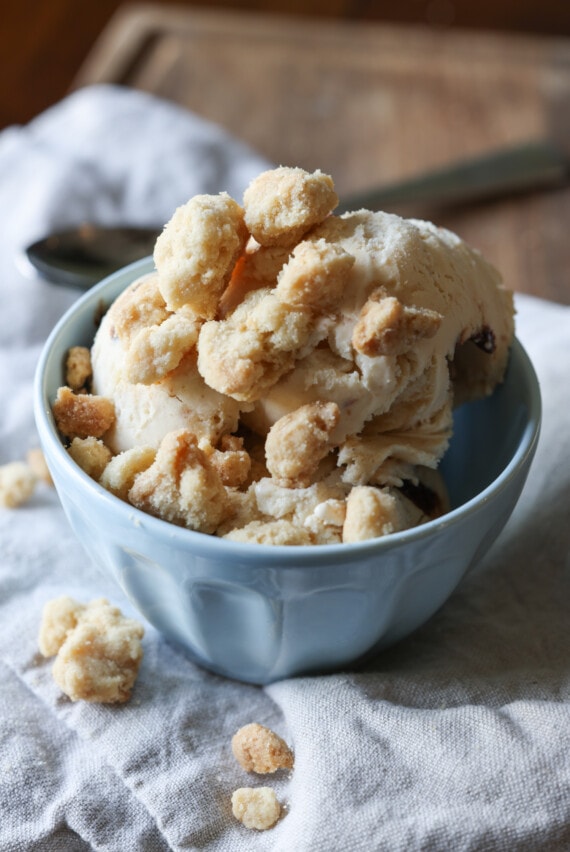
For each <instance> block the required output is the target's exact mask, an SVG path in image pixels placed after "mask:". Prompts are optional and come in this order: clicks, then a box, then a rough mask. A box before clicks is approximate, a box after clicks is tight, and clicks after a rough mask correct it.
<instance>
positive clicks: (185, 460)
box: [128, 429, 227, 533]
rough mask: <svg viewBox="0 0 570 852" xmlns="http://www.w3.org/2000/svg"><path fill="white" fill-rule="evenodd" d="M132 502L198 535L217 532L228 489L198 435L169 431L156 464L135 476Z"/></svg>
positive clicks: (160, 448)
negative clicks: (197, 438) (201, 447)
mask: <svg viewBox="0 0 570 852" xmlns="http://www.w3.org/2000/svg"><path fill="white" fill-rule="evenodd" d="M128 497H129V502H130V503H132V504H133V506H136V507H137V509H141V510H142V511H143V512H148V513H149V514H151V515H156V516H157V517H159V518H163V519H164V520H166V521H171V522H172V523H175V524H179V525H181V526H187V527H189V528H190V529H193V530H197V531H199V532H209V533H211V532H214V530H215V529H216V527H217V526H218V524H219V523H220V522H221V520H222V519H223V517H224V515H225V511H226V504H227V496H226V490H225V488H224V486H223V484H222V482H221V480H220V477H219V475H218V473H217V471H216V470H215V469H214V467H213V465H212V464H210V462H209V460H208V457H207V455H206V454H205V453H204V451H203V450H201V449H200V447H199V446H198V442H197V440H196V437H195V435H193V434H192V433H191V432H187V431H186V430H184V429H181V430H178V431H174V432H169V433H168V434H167V435H166V436H165V438H164V439H163V441H162V443H161V444H160V447H159V448H158V451H157V453H156V458H155V460H154V462H153V463H152V464H151V465H150V467H148V468H147V469H146V470H144V471H143V472H142V473H139V474H138V475H137V476H136V477H135V481H134V484H133V487H132V488H131V490H130V491H129V495H128Z"/></svg>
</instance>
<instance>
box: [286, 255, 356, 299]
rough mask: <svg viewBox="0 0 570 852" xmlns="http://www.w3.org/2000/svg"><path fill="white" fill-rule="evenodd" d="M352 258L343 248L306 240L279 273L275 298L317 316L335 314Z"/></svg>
mask: <svg viewBox="0 0 570 852" xmlns="http://www.w3.org/2000/svg"><path fill="white" fill-rule="evenodd" d="M354 262H355V258H354V256H353V255H351V254H349V253H348V252H347V251H345V250H344V249H343V248H342V246H337V245H334V244H330V243H327V241H326V240H324V239H320V240H315V241H309V240H305V241H304V242H301V243H299V244H298V245H296V246H295V248H294V249H293V252H292V254H291V256H290V258H289V260H288V261H287V263H286V264H285V265H284V266H283V267H282V269H281V271H280V272H279V276H278V279H277V288H276V291H275V292H276V295H277V297H278V299H279V300H280V301H282V302H284V303H285V304H287V305H291V306H292V307H294V308H310V309H311V310H312V311H313V312H316V313H325V312H327V311H334V310H335V309H336V308H337V307H338V305H339V304H340V301H341V299H342V298H343V296H344V290H345V287H346V280H347V276H348V273H349V272H350V270H351V269H352V267H353V266H354Z"/></svg>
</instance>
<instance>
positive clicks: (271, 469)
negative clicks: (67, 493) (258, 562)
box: [0, 166, 514, 546]
mask: <svg viewBox="0 0 570 852" xmlns="http://www.w3.org/2000/svg"><path fill="white" fill-rule="evenodd" d="M337 202H338V198H337V195H336V192H335V189H334V185H333V182H332V179H331V178H330V177H329V176H328V175H325V174H323V173H322V172H320V171H319V170H317V171H315V172H313V173H312V174H311V173H309V172H307V171H305V170H303V169H299V168H289V167H284V166H281V167H279V168H277V169H271V170H268V171H266V172H264V173H262V174H261V175H259V176H258V177H257V178H256V179H255V180H253V181H252V183H251V184H250V186H249V187H248V188H247V190H246V191H245V193H244V198H243V206H242V205H240V204H238V203H237V202H236V201H235V200H234V199H232V198H230V196H229V195H227V194H226V193H221V194H219V195H216V196H214V195H198V196H195V197H194V198H192V199H190V201H188V203H187V204H185V205H183V206H181V207H179V208H178V209H177V210H176V211H175V213H174V215H173V216H172V218H171V220H170V221H169V222H168V223H167V224H166V226H165V228H164V230H163V232H162V234H161V235H160V237H159V238H158V240H157V242H156V247H155V253H154V259H155V265H156V272H153V273H152V274H150V275H147V276H144V277H143V278H141V279H140V280H139V281H137V282H135V283H134V284H133V285H131V286H130V287H129V288H128V289H127V290H126V291H125V292H124V293H122V294H121V295H120V296H119V297H118V299H117V300H116V301H115V303H114V304H113V305H112V306H111V308H110V310H109V311H108V312H107V314H106V316H105V317H104V318H103V321H102V324H101V326H100V328H99V331H98V333H97V338H96V341H95V345H94V347H93V349H92V351H91V356H90V353H89V351H88V350H86V349H85V348H84V347H73V348H72V349H71V350H70V352H69V355H68V358H67V361H66V367H65V373H64V376H65V382H66V384H65V385H64V386H62V387H61V388H60V389H59V391H58V394H57V398H56V399H55V401H54V403H53V413H54V417H55V421H56V424H57V427H58V429H59V431H60V433H61V435H62V436H63V438H64V440H65V442H66V445H67V447H68V451H69V454H70V456H71V457H72V458H73V459H74V460H75V461H76V462H77V464H79V465H80V466H81V467H82V468H83V469H84V470H85V471H86V472H87V473H88V474H89V475H90V476H91V477H93V478H94V479H95V480H97V481H98V482H100V483H101V484H102V485H103V486H104V487H106V488H107V489H109V490H110V491H111V492H113V493H114V494H115V495H117V496H118V497H120V498H121V499H122V500H125V501H127V502H129V503H131V504H132V505H133V506H135V507H137V508H139V509H141V510H143V511H145V512H148V513H151V514H153V515H156V516H158V517H160V518H162V519H164V520H167V521H170V522H172V523H175V524H178V525H181V526H186V527H188V528H190V529H192V530H197V531H200V532H204V533H211V534H215V535H218V536H223V537H226V538H228V539H231V540H233V541H236V542H246V543H256V544H271V545H295V546H301V545H307V544H331V543H339V542H343V541H344V542H354V541H361V540H363V539H367V538H370V537H377V536H383V535H389V534H390V533H391V532H394V531H397V530H401V529H406V528H407V527H410V526H414V525H416V524H418V523H423V522H425V521H427V520H430V519H431V518H434V517H437V516H438V515H439V514H441V512H443V511H445V506H446V502H445V495H444V488H443V484H442V481H441V477H438V474H437V472H435V469H436V468H437V465H438V463H439V461H440V459H441V457H442V456H443V454H444V452H445V450H446V448H447V446H448V443H449V440H450V437H451V433H452V426H453V420H452V408H453V404H454V403H457V402H462V401H464V400H465V399H471V398H478V397H481V396H484V395H486V394H488V393H490V392H491V391H492V390H493V388H494V387H495V386H496V385H497V383H499V382H500V381H501V380H502V378H503V375H504V371H505V368H506V363H507V358H508V354H509V348H510V345H511V342H512V339H513V333H514V332H513V329H514V326H513V303H512V294H510V293H509V292H508V291H506V290H505V289H504V287H503V285H502V282H501V279H500V276H499V274H498V273H497V272H496V270H494V269H493V268H492V267H491V266H490V265H489V264H488V263H487V262H486V261H485V260H484V259H483V258H482V257H481V256H480V255H479V254H478V253H477V252H475V251H474V250H473V249H470V248H469V247H468V246H467V245H466V244H465V243H464V242H463V241H461V240H460V239H459V238H458V237H456V236H455V235H454V234H452V233H450V232H449V231H446V230H444V229H442V228H437V227H436V226H434V225H432V224H431V223H428V222H421V221H418V220H404V219H401V218H399V217H397V216H392V215H389V214H386V213H371V212H370V211H366V210H360V211H355V212H353V213H348V214H345V215H343V216H334V215H333V213H332V211H333V210H334V208H335V206H336V204H337ZM102 353H104V355H103V354H102ZM91 361H93V363H91ZM107 374H112V376H113V377H112V379H111V378H109V377H108V375H107ZM100 387H102V388H106V389H107V392H98V391H97V388H100ZM163 420H164V423H165V424H168V427H166V426H165V427H164V428H162V427H161V426H160V423H161V422H162V421H163ZM161 429H162V431H161ZM1 483H2V479H1V478H0V489H1V488H2V485H1ZM4 491H5V492H6V488H4ZM427 492H430V493H431V495H432V498H430V499H428V500H426V499H425V494H426V493H427ZM420 496H421V498H422V499H419V497H420ZM0 499H1V497H0ZM4 499H5V500H6V499H7V498H4Z"/></svg>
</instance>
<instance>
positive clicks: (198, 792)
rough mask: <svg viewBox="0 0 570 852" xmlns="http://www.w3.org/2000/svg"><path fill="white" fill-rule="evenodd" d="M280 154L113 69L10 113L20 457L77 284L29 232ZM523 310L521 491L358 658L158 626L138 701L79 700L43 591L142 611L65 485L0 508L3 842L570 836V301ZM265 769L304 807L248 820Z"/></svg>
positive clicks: (1, 216) (207, 181) (151, 210)
mask: <svg viewBox="0 0 570 852" xmlns="http://www.w3.org/2000/svg"><path fill="white" fill-rule="evenodd" d="M266 166H267V164H266V163H265V162H264V161H263V160H262V159H261V158H260V157H258V156H256V155H255V154H254V153H252V152H251V151H248V150H247V149H246V148H245V147H244V146H242V145H241V144H240V143H238V142H236V141H235V140H233V139H231V138H229V137H228V136H227V135H226V134H225V133H224V132H223V131H221V130H220V129H219V128H217V127H214V126H212V125H210V124H207V123H206V122H204V121H202V120H201V119H199V118H197V117H196V116H192V115H189V114H188V113H186V112H185V111H183V110H181V109H179V108H178V107H176V106H174V105H172V104H167V103H164V102H161V101H159V100H157V99H154V98H152V97H150V96H147V95H144V94H142V93H137V92H133V91H127V90H121V89H118V88H113V87H94V88H91V89H85V90H83V91H80V92H78V93H75V94H74V95H72V96H70V97H69V98H67V99H66V100H64V101H63V102H62V103H60V104H58V105H57V106H55V107H54V108H52V109H50V110H48V111H47V113H45V114H43V115H42V116H39V117H38V118H37V119H36V120H35V121H33V122H31V124H30V125H29V126H27V127H22V128H9V129H8V130H5V131H4V132H3V133H1V134H0V300H1V301H0V304H1V306H2V307H1V310H0V411H1V412H2V414H1V417H0V464H3V463H6V462H8V461H12V460H17V459H21V458H24V456H25V453H26V451H27V450H28V449H29V448H30V447H33V446H35V445H37V440H38V439H37V436H36V431H35V426H34V422H33V414H32V379H33V373H34V368H35V364H36V361H37V358H38V354H39V352H40V349H41V346H42V343H43V341H44V339H45V337H46V336H47V334H48V332H49V331H50V329H51V327H52V326H53V324H54V322H55V321H56V320H57V318H58V317H59V316H60V315H61V313H62V312H63V311H64V309H65V308H66V307H67V306H68V305H69V304H71V302H72V300H73V299H74V298H76V297H77V294H76V293H74V292H72V291H69V290H65V289H63V288H58V287H54V286H51V285H47V284H45V283H42V282H40V281H38V280H34V279H33V278H26V277H25V276H24V275H23V274H22V273H21V272H20V271H18V268H17V264H16V258H17V257H18V255H19V254H20V253H21V250H22V248H23V247H24V246H25V245H26V244H27V243H29V242H31V241H32V240H34V239H36V238H38V237H39V236H41V235H42V234H43V233H44V232H46V231H49V230H50V229H53V228H55V227H63V226H65V225H68V224H71V223H74V222H77V221H81V220H89V219H92V220H98V221H105V222H114V221H115V222H119V221H123V220H130V221H131V222H134V221H138V222H141V223H143V222H146V223H148V222H152V223H154V222H157V221H158V222H161V221H166V220H167V219H168V218H169V217H170V215H171V213H172V211H173V209H174V207H175V206H176V205H178V204H180V203H182V202H184V201H185V200H186V199H187V198H188V197H190V196H191V195H192V194H194V193H195V192H204V191H206V192H210V191H212V192H218V191H220V190H222V189H226V190H228V191H229V192H230V194H232V195H234V196H235V197H237V198H238V199H240V198H241V193H242V191H243V189H244V188H245V186H246V185H247V183H248V182H249V180H250V179H251V177H252V176H253V175H255V174H256V173H258V172H259V171H260V170H262V169H263V168H265V167H266ZM567 272H568V271H567V270H560V274H561V275H564V274H567ZM517 307H518V311H519V313H518V336H519V338H520V339H521V341H522V343H523V345H524V346H525V347H526V348H527V351H528V352H529V354H530V356H531V358H532V360H533V361H534V364H535V366H536V369H537V371H538V374H539V377H540V381H541V385H542V393H543V401H544V426H543V431H542V437H541V441H540V446H539V450H538V454H537V458H536V460H535V463H534V466H533V469H532V472H531V475H530V478H529V481H528V484H527V486H526V489H525V491H524V494H523V497H522V499H521V501H520V503H519V505H518V507H517V509H516V510H515V513H514V515H513V517H512V518H511V520H510V522H509V523H508V525H507V528H506V529H505V531H504V532H503V533H502V535H501V537H500V539H499V540H498V541H497V543H496V544H495V546H494V547H493V549H492V551H491V552H490V553H489V554H488V556H487V557H486V558H485V559H484V561H483V562H482V563H481V564H480V566H479V567H478V568H477V569H476V570H474V571H473V572H472V573H471V574H470V575H469V576H468V577H467V578H466V579H465V580H464V581H463V582H462V583H461V585H460V586H459V588H458V589H457V591H456V592H455V594H454V595H453V596H452V598H451V599H450V600H449V601H448V603H447V604H446V605H445V606H444V607H443V609H442V610H441V611H440V612H439V613H438V614H437V615H436V616H435V617H434V618H433V619H432V620H431V621H430V622H429V623H428V624H427V625H425V626H424V627H423V628H422V629H420V630H419V631H418V632H417V633H416V634H415V635H414V636H413V637H411V638H409V639H407V640H405V641H403V642H401V643H400V644H399V645H398V646H397V647H395V648H393V649H390V650H388V651H386V652H384V653H383V654H382V655H381V656H378V658H377V659H376V660H375V661H373V662H372V663H371V664H369V665H368V666H367V667H366V668H365V669H362V670H360V671H352V670H347V671H345V672H343V673H340V674H336V675H328V676H323V677H310V678H300V679H291V680H286V681H282V682H280V683H276V684H273V685H271V686H269V687H266V688H262V687H256V686H247V685H243V684H239V683H235V682H232V681H229V680H225V679H223V678H221V677H217V676H215V675H213V674H210V673H208V672H206V671H203V670H201V669H200V668H198V667H197V666H195V665H194V664H193V663H191V662H190V661H189V660H188V659H187V658H186V657H185V656H184V654H183V653H182V652H181V651H180V650H178V649H175V648H174V647H172V646H170V645H169V644H168V643H167V642H166V641H165V640H164V639H162V638H161V637H160V635H158V633H157V632H156V631H155V630H154V629H153V628H152V627H150V626H147V627H146V634H145V638H144V640H143V641H144V649H145V657H144V660H143V664H142V667H141V671H140V674H139V678H138V681H137V684H136V687H135V691H134V694H133V698H132V700H131V701H130V703H128V704H126V705H123V706H102V705H99V706H98V705H90V704H86V703H81V702H79V703H72V702H70V701H68V700H67V699H66V698H65V696H62V694H61V693H60V691H59V690H58V688H57V687H56V685H55V684H54V682H53V680H52V678H51V674H50V669H51V661H46V660H44V659H43V658H41V657H40V656H39V654H38V652H37V633H38V626H39V622H40V616H41V609H42V606H43V604H44V603H45V601H47V600H49V599H51V598H53V597H56V596H58V595H60V594H69V595H72V596H74V597H76V598H78V599H79V600H82V601H87V600H90V599H92V598H94V597H99V596H102V595H104V596H106V597H108V598H109V599H110V600H111V601H113V602H114V603H116V604H117V605H119V606H120V607H121V608H122V609H123V611H124V612H126V613H128V614H129V615H136V614H135V613H133V611H132V609H131V608H130V605H129V603H128V601H127V600H126V599H125V598H124V597H123V595H122V593H121V592H120V590H119V589H118V588H116V587H115V586H113V585H112V584H111V581H110V580H107V579H106V578H105V577H104V576H103V575H102V574H100V573H99V572H98V570H97V569H96V568H94V567H93V565H92V564H91V562H90V560H89V557H88V555H86V554H85V553H84V551H83V549H82V545H81V544H80V543H79V542H78V541H77V540H76V539H75V537H74V535H73V533H72V532H71V530H70V528H69V526H68V523H67V521H66V519H65V517H64V515H63V512H62V510H61V508H60V505H59V502H58V499H57V495H56V494H55V492H54V491H53V490H51V489H49V487H47V486H45V487H44V486H40V487H39V488H38V490H37V492H36V494H35V496H34V497H33V499H32V500H31V501H30V502H29V503H28V504H27V505H25V506H22V507H20V508H18V509H16V510H7V509H0V849H1V850H2V852H31V850H42V852H44V850H48V852H49V850H55V852H68V850H73V852H81V850H90V849H93V850H110V851H111V852H130V850H133V852H135V850H136V852H140V851H141V850H143V852H155V850H156V852H161V850H198V849H200V850H204V849H205V850H212V852H222V850H224V852H226V850H227V852H242V850H243V851H244V852H257V850H275V852H335V851H336V850H342V852H375V850H378V852H384V850H386V852H415V850H429V852H440V850H441V852H448V850H454V852H460V850H465V852H467V850H470V852H472V850H505V852H513V850H525V851H526V852H530V850H567V849H570V676H569V667H570V655H569V653H568V651H569V649H570V640H569V626H570V615H569V612H570V599H569V591H570V583H569V572H570V556H569V553H570V523H569V517H568V511H569V507H570V429H569V414H568V412H569V411H570V382H569V381H568V370H569V367H570V353H569V347H570V312H569V310H568V308H565V307H562V306H559V305H554V304H550V303H546V302H542V301H540V300H536V299H532V298H530V297H524V296H519V297H517ZM250 721H258V722H261V723H263V724H266V725H268V726H270V727H272V728H274V729H275V730H276V731H277V732H278V733H280V734H281V735H282V736H283V737H285V739H286V740H287V741H288V742H290V743H292V744H293V746H294V750H295V755H296V762H295V769H294V771H293V772H292V773H291V774H279V775H278V776H276V777H271V776H267V777H259V778H257V777H254V776H253V777H252V776H248V775H246V773H244V772H243V771H242V770H241V769H240V768H239V767H238V766H237V764H236V763H235V761H234V759H233V757H232V754H231V748H230V740H231V736H232V734H233V733H234V732H235V730H236V729H237V728H238V727H240V726H241V725H243V724H245V723H247V722H250ZM267 784H268V785H270V786H273V787H274V788H275V790H276V792H277V794H278V797H279V798H280V800H281V801H283V802H285V803H286V805H287V810H286V813H285V816H284V818H283V819H282V820H281V821H280V822H279V823H278V824H277V825H276V826H275V827H274V828H273V829H271V830H269V831H267V832H254V831H249V830H247V829H246V828H244V827H243V826H242V825H240V824H239V823H237V822H236V821H235V819H234V818H233V816H232V814H231V806H230V798H231V794H232V792H233V790H235V789H236V788H237V787H240V786H250V785H252V786H256V785H267Z"/></svg>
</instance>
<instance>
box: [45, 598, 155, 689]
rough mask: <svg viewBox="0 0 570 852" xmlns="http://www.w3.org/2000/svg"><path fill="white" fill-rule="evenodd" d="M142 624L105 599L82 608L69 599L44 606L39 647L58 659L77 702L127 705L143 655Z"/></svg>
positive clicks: (62, 680)
mask: <svg viewBox="0 0 570 852" xmlns="http://www.w3.org/2000/svg"><path fill="white" fill-rule="evenodd" d="M143 634H144V628H143V626H142V624H140V623H139V622H138V621H135V620H134V619H131V618H126V617H125V616H123V614H122V613H121V611H120V610H119V609H118V608H117V607H114V606H112V605H111V604H110V603H109V602H108V601H107V600H106V599H105V598H98V599H96V600H93V601H91V602H90V603H89V604H86V605H85V604H82V603H79V602H78V601H76V600H74V599H73V598H71V597H68V596H62V597H59V598H56V599H54V600H51V601H48V603H46V605H45V606H44V610H43V614H42V621H41V625H40V632H39V638H38V644H39V649H40V653H41V654H42V655H43V656H44V657H52V656H54V655H55V662H54V665H53V669H52V674H53V678H54V680H55V682H56V683H57V685H58V686H59V688H60V689H61V690H62V692H64V693H65V694H66V695H67V696H68V697H69V698H71V700H72V701H80V700H83V701H89V702H98V703H103V704H115V703H124V702H125V701H128V700H129V698H130V697H131V692H132V689H133V686H134V683H135V680H136V677H137V674H138V670H139V666H140V663H141V660H142V657H143V649H142V646H141V639H142V637H143Z"/></svg>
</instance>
